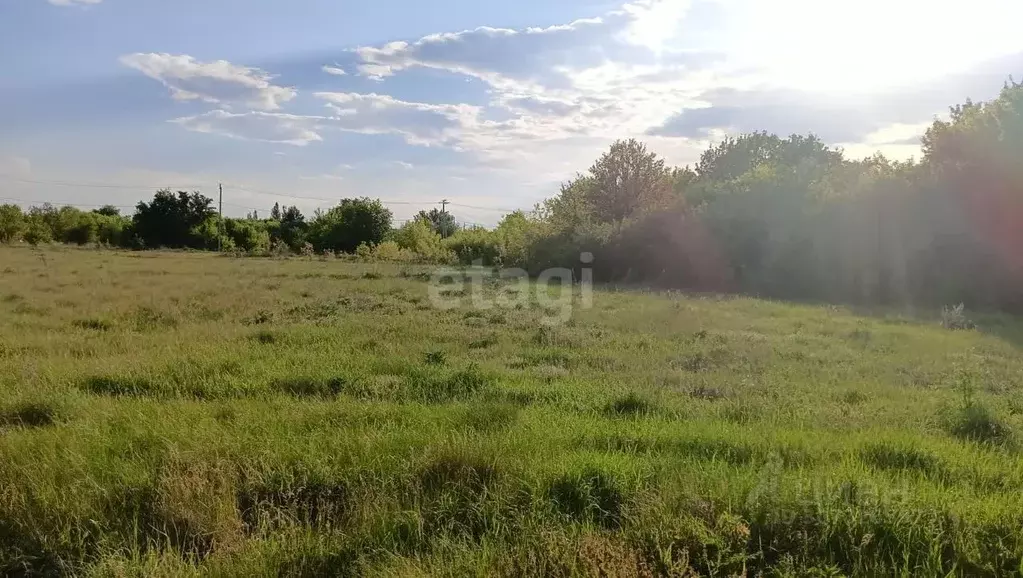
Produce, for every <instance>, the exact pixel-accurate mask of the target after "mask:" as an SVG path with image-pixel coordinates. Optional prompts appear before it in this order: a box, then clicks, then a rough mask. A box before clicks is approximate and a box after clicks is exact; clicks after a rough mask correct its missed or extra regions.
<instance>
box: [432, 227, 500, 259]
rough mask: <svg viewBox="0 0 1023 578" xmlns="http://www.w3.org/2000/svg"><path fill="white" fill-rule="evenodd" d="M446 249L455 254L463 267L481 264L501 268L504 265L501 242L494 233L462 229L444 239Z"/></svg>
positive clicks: (484, 230)
mask: <svg viewBox="0 0 1023 578" xmlns="http://www.w3.org/2000/svg"><path fill="white" fill-rule="evenodd" d="M444 247H445V248H447V249H448V250H449V251H451V252H452V253H454V254H455V256H456V257H457V259H458V261H459V262H460V263H462V264H463V265H473V264H476V263H477V262H481V264H482V265H483V266H485V267H500V266H501V264H502V258H501V256H502V253H503V251H502V249H501V241H500V239H499V238H498V236H497V234H496V233H494V232H493V231H487V230H486V229H481V228H475V229H462V230H461V231H458V232H457V233H455V234H454V235H452V236H450V237H448V238H447V239H444Z"/></svg>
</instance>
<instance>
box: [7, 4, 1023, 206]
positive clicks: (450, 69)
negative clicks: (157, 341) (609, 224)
mask: <svg viewBox="0 0 1023 578" xmlns="http://www.w3.org/2000/svg"><path fill="white" fill-rule="evenodd" d="M953 7H954V5H952V4H948V5H947V6H945V5H944V4H943V3H942V2H940V1H936V0H859V1H857V2H852V1H847V0H831V1H828V2H821V1H819V0H775V1H774V2H770V3H767V2H762V1H759V0H631V1H628V2H622V1H620V0H619V1H617V2H615V1H605V0H561V1H558V2H550V1H549V0H519V1H518V2H481V1H479V0H437V1H433V2H421V1H413V0H374V1H373V2H354V1H350V0H342V1H337V0H334V1H331V0H291V1H289V2H270V1H266V0H264V1H256V0H203V1H199V0H178V1H175V2H168V1H166V0H5V1H4V2H3V3H2V4H0V135H2V136H0V197H2V198H6V199H20V200H22V201H24V202H42V201H47V200H49V201H59V202H67V203H72V204H78V205H81V206H88V205H92V204H102V203H107V202H112V203H114V204H118V205H124V206H131V205H134V203H135V202H137V201H138V200H140V199H143V198H146V197H149V196H151V194H152V190H153V189H155V188H157V187H172V188H188V189H195V188H199V189H200V190H202V191H203V192H204V193H206V194H208V195H210V196H215V195H214V191H215V187H216V185H217V183H220V182H222V183H224V185H225V212H227V213H230V214H236V215H237V214H243V213H245V212H247V211H248V210H249V209H250V208H258V209H260V210H263V211H265V210H267V209H268V208H269V207H270V206H272V205H273V203H274V201H275V200H279V201H281V202H282V203H289V204H291V203H294V204H297V205H299V207H301V208H302V209H303V210H305V211H312V210H313V209H315V208H316V207H327V206H330V205H331V204H332V200H334V199H338V198H341V197H344V196H353V195H360V196H361V195H368V196H373V197H380V198H382V199H384V200H385V201H393V202H394V204H393V205H392V209H393V210H394V213H395V216H396V217H398V218H406V217H408V216H409V215H411V214H412V213H414V212H415V211H416V210H418V209H420V208H429V207H432V206H434V205H435V204H436V202H437V201H439V200H440V199H441V198H447V199H450V200H451V201H453V202H455V203H457V204H460V205H467V206H472V207H484V208H468V207H465V206H463V207H458V208H456V209H455V210H456V214H457V215H458V216H459V217H460V218H462V219H463V220H466V221H473V222H480V223H486V224H492V223H493V222H494V221H495V220H496V219H498V218H500V216H501V211H500V210H501V209H514V208H528V207H530V206H532V205H533V204H534V203H535V202H537V201H539V200H541V199H543V198H545V197H548V196H550V195H552V194H555V193H556V191H557V184H558V183H559V182H560V181H564V180H567V179H568V178H571V177H572V176H573V174H574V173H575V172H577V171H581V170H584V169H585V168H586V167H587V166H588V165H589V164H590V163H591V161H592V160H593V159H594V158H596V156H597V155H599V153H600V152H601V151H602V150H603V149H604V148H606V147H607V145H608V144H610V143H611V142H612V141H613V140H614V139H616V138H627V137H639V138H642V139H644V140H645V141H647V142H648V144H649V145H650V147H651V148H652V149H653V150H655V151H657V152H659V153H660V154H662V155H663V156H665V157H667V159H668V160H669V161H670V162H672V163H676V164H687V163H691V162H693V161H694V160H696V158H697V157H698V156H699V153H700V152H701V151H702V150H703V149H705V148H706V147H707V146H708V145H710V144H712V143H713V142H715V141H717V140H720V139H721V138H723V137H724V136H726V135H728V134H734V133H737V132H743V131H750V130H760V129H766V130H769V131H773V132H778V133H781V134H790V133H794V132H800V133H805V132H809V131H813V132H815V133H817V134H819V135H820V136H822V138H824V139H825V140H827V141H828V142H829V143H831V144H834V145H835V146H841V147H843V148H844V149H845V150H846V151H847V153H848V154H849V155H850V156H866V155H868V154H871V153H872V152H874V151H878V150H879V151H883V152H884V153H885V154H888V155H891V156H895V157H900V158H905V157H909V156H913V155H919V136H920V134H921V133H922V132H923V130H924V129H925V128H926V126H927V124H928V123H929V122H930V121H932V120H933V119H934V118H935V116H937V115H941V114H943V113H944V112H945V111H946V110H947V107H948V106H949V105H952V104H955V103H958V102H962V101H963V100H964V99H965V98H967V97H972V98H974V99H986V98H990V97H992V96H994V95H995V94H996V93H997V91H998V89H999V88H1000V86H1001V84H1002V82H1003V81H1004V80H1005V79H1007V78H1008V77H1009V75H1015V76H1016V78H1020V77H1021V76H1023V36H1021V35H1019V34H1018V33H1017V30H1016V27H1017V25H1018V22H1020V21H1023V3H1020V2H1018V0H974V2H972V3H971V8H970V10H969V11H961V10H955V9H953ZM58 183H89V184H95V185H104V186H102V187H101V186H95V187H82V186H65V185H63V184H58ZM488 208H489V209H488ZM491 209H492V210H491Z"/></svg>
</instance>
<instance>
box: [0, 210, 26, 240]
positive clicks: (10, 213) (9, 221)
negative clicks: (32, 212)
mask: <svg viewBox="0 0 1023 578" xmlns="http://www.w3.org/2000/svg"><path fill="white" fill-rule="evenodd" d="M25 225H26V223H25V215H24V214H23V213H22V212H21V207H19V206H18V205H0V243H13V242H15V241H17V240H18V239H20V238H21V233H22V231H24V230H25Z"/></svg>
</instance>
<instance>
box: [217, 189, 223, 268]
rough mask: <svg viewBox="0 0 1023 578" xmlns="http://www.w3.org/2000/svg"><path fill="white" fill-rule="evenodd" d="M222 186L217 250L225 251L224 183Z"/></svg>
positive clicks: (219, 251)
mask: <svg viewBox="0 0 1023 578" xmlns="http://www.w3.org/2000/svg"><path fill="white" fill-rule="evenodd" d="M217 184H218V185H219V186H220V221H218V222H217V252H218V253H223V252H224V183H217Z"/></svg>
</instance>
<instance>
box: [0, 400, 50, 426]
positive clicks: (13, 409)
mask: <svg viewBox="0 0 1023 578" xmlns="http://www.w3.org/2000/svg"><path fill="white" fill-rule="evenodd" d="M60 416H61V411H60V409H59V408H58V407H57V406H55V405H54V404H52V403H47V402H38V401H32V402H21V403H17V404H13V405H11V406H9V407H6V408H3V409H0V427H45V426H48V425H53V424H54V423H56V422H57V421H58V420H59V419H60Z"/></svg>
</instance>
